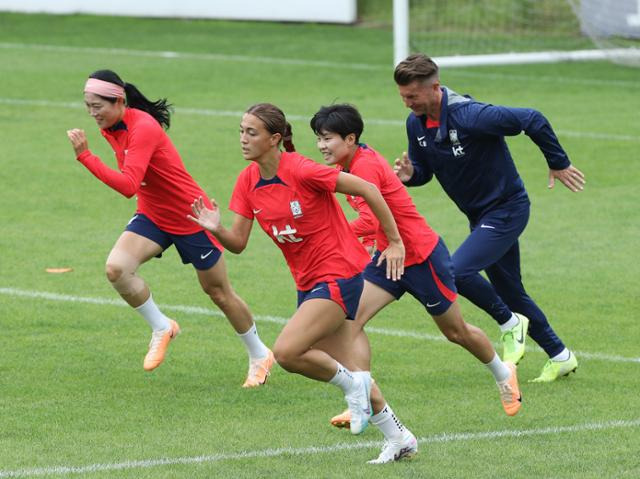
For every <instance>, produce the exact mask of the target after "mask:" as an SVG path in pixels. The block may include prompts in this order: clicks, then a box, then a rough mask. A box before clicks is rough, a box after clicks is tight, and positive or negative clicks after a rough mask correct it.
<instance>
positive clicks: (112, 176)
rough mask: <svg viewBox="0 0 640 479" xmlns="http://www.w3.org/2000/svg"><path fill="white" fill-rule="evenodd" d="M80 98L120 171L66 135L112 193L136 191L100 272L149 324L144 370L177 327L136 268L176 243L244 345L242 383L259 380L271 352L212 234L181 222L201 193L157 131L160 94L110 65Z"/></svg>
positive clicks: (156, 361) (165, 109) (166, 117)
mask: <svg viewBox="0 0 640 479" xmlns="http://www.w3.org/2000/svg"><path fill="white" fill-rule="evenodd" d="M84 101H85V104H86V106H87V110H88V112H89V114H90V115H91V116H92V117H93V118H94V119H95V121H96V123H97V124H98V127H100V133H101V134H102V136H104V137H105V139H106V140H107V141H108V142H109V144H110V145H111V147H112V148H113V151H114V152H115V155H116V158H117V162H118V169H117V170H115V169H112V168H110V167H108V166H107V165H105V164H104V163H103V162H102V161H101V160H100V158H98V157H97V156H95V155H94V154H92V153H91V151H90V150H89V147H88V143H87V138H86V135H85V132H84V131H82V130H78V129H73V130H69V131H68V132H67V135H68V137H69V140H70V141H71V144H72V145H73V149H74V151H75V153H76V158H77V160H78V161H79V162H80V163H82V164H83V165H84V166H85V167H86V168H87V169H88V170H89V171H90V172H91V173H93V174H94V175H95V176H96V177H97V178H98V179H99V180H101V181H102V182H104V183H105V184H106V185H107V186H109V187H111V188H113V189H114V190H116V191H117V192H118V193H120V194H122V195H124V196H126V197H127V198H131V197H132V196H134V195H135V196H136V197H137V207H136V213H135V215H134V216H133V218H132V219H131V220H130V221H129V223H128V224H127V226H126V228H125V231H124V232H123V233H122V235H121V236H120V237H119V238H118V240H117V241H116V243H115V245H114V246H113V248H112V250H111V252H110V253H109V257H108V258H107V263H106V274H107V278H108V279H109V281H110V282H111V284H112V285H113V287H114V288H115V289H116V291H117V292H118V293H119V294H120V296H122V298H123V299H124V300H125V301H126V302H127V303H128V304H129V305H130V306H132V307H133V308H135V309H136V311H138V312H139V313H140V314H141V315H142V316H143V317H144V319H145V320H146V321H147V322H148V323H149V325H150V326H151V329H152V335H151V342H150V344H149V350H148V352H147V354H146V356H145V358H144V363H143V366H144V369H145V370H147V371H151V370H153V369H155V368H156V367H158V366H159V365H160V364H161V363H162V361H163V360H164V356H165V352H166V349H167V346H168V344H169V342H170V341H171V340H172V339H173V338H174V337H175V336H176V335H177V334H178V333H179V332H180V328H179V326H178V323H177V322H176V321H174V320H172V319H169V318H168V317H167V316H165V315H164V314H163V313H162V312H161V311H160V309H159V308H158V306H157V305H156V304H155V302H154V301H153V298H152V296H151V292H150V291H149V287H148V286H147V284H146V283H145V281H144V280H143V279H142V278H140V276H138V275H137V270H138V268H139V266H140V265H141V264H143V263H145V262H147V261H149V260H150V259H151V258H153V257H155V256H157V257H160V256H161V255H162V252H163V251H164V250H165V249H166V248H168V247H169V246H171V245H172V244H174V245H175V246H176V249H177V250H178V252H179V253H180V256H181V258H182V262H183V263H184V264H187V263H192V264H193V266H194V267H195V269H196V274H197V276H198V280H199V282H200V285H201V287H202V289H203V290H204V292H205V293H207V294H208V295H209V296H210V297H211V299H212V300H213V302H214V303H215V304H216V305H217V306H218V307H219V308H220V309H221V310H222V311H223V313H224V314H225V315H226V317H227V319H228V320H229V322H230V323H231V325H232V326H233V328H234V329H235V330H236V332H237V334H238V335H239V336H240V337H241V339H242V340H243V342H244V344H245V346H246V348H247V351H248V353H249V358H250V366H249V374H248V376H247V378H246V381H245V383H244V385H243V387H255V386H259V385H260V384H263V383H264V382H265V381H266V378H267V376H268V374H269V371H270V369H271V366H272V364H273V361H274V358H273V353H272V352H271V351H270V350H269V349H268V348H267V347H266V346H265V345H264V344H263V343H262V341H261V340H260V338H259V336H258V333H257V331H256V327H255V324H254V322H253V318H252V316H251V313H250V311H249V308H248V307H247V305H246V304H245V303H244V301H243V300H242V299H241V298H240V297H239V296H238V295H237V294H236V293H235V291H234V290H233V289H232V287H231V284H230V283H229V279H228V276H227V269H226V265H225V262H224V258H223V257H222V255H221V250H222V248H221V246H220V245H219V243H218V242H217V241H216V240H215V238H214V237H213V236H212V235H211V234H209V233H208V232H205V231H203V229H202V228H200V227H198V226H197V225H194V224H193V223H192V222H190V221H189V220H187V214H188V213H189V211H190V205H191V202H192V200H193V198H194V197H198V196H200V195H202V194H203V192H202V189H201V188H200V186H198V184H197V183H196V182H195V181H194V179H193V178H192V177H191V176H190V175H189V173H188V172H187V170H186V169H185V167H184V164H183V163H182V160H181V158H180V155H179V154H178V152H177V150H176V149H175V147H174V146H173V143H172V142H171V140H170V139H169V136H168V135H167V134H166V133H165V131H164V129H163V127H164V128H169V122H170V105H168V104H167V101H166V99H161V100H158V101H155V102H152V101H149V100H148V99H147V98H146V97H145V96H144V95H143V94H142V93H141V92H140V91H139V90H138V89H137V88H136V87H135V86H134V85H132V84H130V83H125V82H124V81H122V79H121V78H120V77H119V76H118V75H117V74H116V73H114V72H113V71H111V70H99V71H96V72H95V73H93V74H91V75H90V76H89V79H88V80H87V82H86V84H85V88H84Z"/></svg>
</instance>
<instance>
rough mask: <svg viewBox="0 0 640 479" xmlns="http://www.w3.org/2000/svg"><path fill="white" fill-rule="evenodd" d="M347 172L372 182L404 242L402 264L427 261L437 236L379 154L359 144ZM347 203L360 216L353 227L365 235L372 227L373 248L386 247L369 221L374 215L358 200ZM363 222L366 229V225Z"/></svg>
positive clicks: (380, 230)
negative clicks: (374, 240)
mask: <svg viewBox="0 0 640 479" xmlns="http://www.w3.org/2000/svg"><path fill="white" fill-rule="evenodd" d="M338 169H339V170H340V171H342V169H343V168H342V167H341V166H339V165H338ZM349 173H351V174H353V175H356V176H359V177H360V178H362V179H365V180H367V181H368V182H370V183H373V184H374V185H376V186H377V187H378V189H379V190H380V193H382V197H383V198H384V199H385V201H386V202H387V205H388V206H389V209H390V210H391V213H392V214H393V217H394V219H395V220H396V224H397V225H398V231H399V232H400V237H401V238H402V242H403V243H404V247H405V250H406V257H405V260H404V265H405V266H411V265H414V264H420V263H422V262H423V261H424V260H425V259H427V258H428V257H429V255H430V254H431V252H432V251H433V248H435V246H436V244H437V243H438V234H437V233H436V232H435V231H434V230H432V229H431V227H430V226H429V225H428V224H427V221H426V220H425V219H424V218H423V217H422V215H420V213H418V210H417V208H416V206H415V205H414V204H413V200H412V199H411V196H409V193H408V192H407V189H406V188H405V186H404V185H403V184H402V182H401V181H400V180H399V179H398V177H397V176H396V175H395V174H394V172H393V170H392V169H391V166H389V163H387V161H386V160H385V159H384V158H383V157H382V155H380V153H378V152H377V151H375V150H373V149H371V148H369V147H368V146H366V145H360V146H359V147H358V150H357V151H356V154H355V156H354V157H353V159H352V160H351V164H350V165H349ZM347 200H349V203H350V204H351V205H352V206H353V207H354V208H355V209H356V211H358V213H359V215H360V217H359V219H360V220H361V224H359V225H357V226H358V228H359V230H360V231H364V232H365V234H366V233H368V232H370V230H372V229H373V228H376V229H377V233H376V241H377V244H376V248H377V249H379V250H380V251H384V250H385V248H386V247H387V246H389V241H388V240H387V236H386V235H385V234H384V230H383V229H382V227H381V226H380V224H379V223H378V221H377V220H376V221H375V223H374V222H372V221H371V218H373V219H374V220H375V216H374V215H373V213H372V212H371V209H370V208H369V206H368V205H367V203H366V202H365V201H364V200H363V199H362V198H360V197H355V198H354V197H350V198H347ZM354 223H355V222H354ZM367 223H368V226H366V224H367ZM352 225H353V223H352Z"/></svg>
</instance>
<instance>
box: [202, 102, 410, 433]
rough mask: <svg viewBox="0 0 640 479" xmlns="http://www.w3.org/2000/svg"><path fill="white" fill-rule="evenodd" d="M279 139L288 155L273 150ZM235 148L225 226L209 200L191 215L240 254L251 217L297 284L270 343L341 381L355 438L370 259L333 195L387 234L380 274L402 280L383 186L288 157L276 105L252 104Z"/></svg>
mask: <svg viewBox="0 0 640 479" xmlns="http://www.w3.org/2000/svg"><path fill="white" fill-rule="evenodd" d="M283 140H284V146H285V149H286V151H285V152H282V151H280V143H281V142H283ZM240 144H241V147H242V155H243V156H244V158H245V160H248V161H251V164H250V165H249V166H247V167H246V168H245V169H244V170H243V171H242V172H241V173H240V175H239V177H238V179H237V181H236V185H235V188H234V190H233V194H232V197H231V201H230V209H231V210H232V211H233V212H234V213H235V215H234V219H233V223H232V226H231V228H230V229H227V228H225V227H224V226H222V224H221V220H220V212H219V209H218V207H217V205H216V203H215V202H213V208H212V209H211V208H209V207H207V205H206V203H205V202H204V200H203V199H202V198H200V199H198V200H197V201H195V202H194V204H193V213H194V216H193V217H191V219H192V220H193V221H195V222H196V223H198V224H199V225H200V226H202V227H204V228H206V229H208V230H209V231H211V232H212V233H213V234H214V235H215V237H216V238H217V239H218V240H219V241H220V242H221V243H222V245H223V246H224V247H225V248H227V249H229V250H230V251H232V252H234V253H240V252H242V251H243V250H244V249H245V247H246V245H247V242H248V240H249V234H250V232H251V227H252V225H253V221H254V219H255V220H256V221H257V222H258V224H259V225H260V227H261V228H262V229H263V230H264V232H265V233H266V234H267V235H268V236H269V237H270V238H271V239H272V241H273V242H274V243H275V244H276V245H277V246H278V247H279V248H280V249H281V251H282V253H283V255H284V257H285V259H286V261H287V264H288V265H289V268H290V270H291V273H292V275H293V277H294V280H295V282H296V287H297V289H298V309H297V310H296V312H295V313H294V314H293V316H292V317H291V319H290V320H289V321H288V322H287V324H286V326H285V327H284V328H283V329H282V332H281V333H280V335H279V336H278V338H277V339H276V342H275V345H274V347H273V352H274V355H275V357H276V360H277V362H278V364H280V366H282V367H283V368H284V369H286V370H287V371H289V372H292V373H298V374H302V375H304V376H306V377H308V378H311V379H315V380H317V381H323V382H329V383H331V384H334V385H336V386H338V387H340V388H341V389H342V390H343V392H344V394H345V399H346V400H347V404H348V405H349V410H350V411H351V432H352V433H353V434H359V433H360V432H362V431H363V430H364V428H365V427H366V426H367V424H368V421H369V417H370V416H371V404H370V398H369V393H370V389H371V376H370V374H369V373H368V372H361V371H352V370H350V369H352V367H351V360H350V357H349V348H350V346H351V345H350V342H349V335H348V333H349V328H348V327H347V323H348V322H349V321H344V319H345V318H347V319H354V318H355V315H356V309H357V305H358V300H359V298H360V294H361V291H362V286H363V281H362V276H361V271H362V269H363V268H364V266H365V265H366V264H367V263H368V262H369V260H370V257H369V255H368V254H367V253H366V251H365V249H364V248H363V246H362V245H361V244H360V242H359V241H358V239H357V237H356V236H355V235H354V234H353V232H352V231H351V229H350V228H349V224H348V223H347V220H346V219H345V217H344V214H343V213H342V210H341V208H340V205H339V203H338V202H337V199H336V197H335V195H334V192H336V191H338V192H341V193H346V194H351V195H356V196H359V197H362V198H364V200H365V201H366V202H367V204H368V205H369V207H370V208H371V210H372V211H373V214H374V215H375V216H376V218H377V220H378V221H379V222H380V224H381V227H382V228H383V230H384V231H385V234H386V237H387V238H388V239H389V242H388V246H387V248H386V249H385V250H384V251H382V252H381V253H380V262H382V261H385V260H386V267H385V276H386V277H387V278H389V280H390V281H396V280H398V279H400V277H401V276H402V273H403V271H404V268H403V264H404V245H403V244H402V240H401V239H400V236H399V233H398V230H397V227H396V224H395V221H394V220H393V217H392V215H391V212H390V211H389V208H388V207H387V205H386V203H385V202H384V200H383V199H382V196H381V195H380V192H379V191H378V190H377V188H375V187H374V186H373V185H371V184H370V183H368V182H366V181H364V180H362V179H360V178H358V177H355V176H353V175H349V174H347V173H342V172H339V171H337V170H335V169H334V168H329V167H327V166H324V165H319V164H317V163H315V162H314V161H312V160H310V159H308V158H305V157H304V156H302V155H300V154H298V153H295V151H294V148H293V144H292V143H291V132H290V126H289V124H288V123H287V122H286V119H285V116H284V113H282V111H281V110H280V109H279V108H277V107H276V106H274V105H271V104H268V103H261V104H257V105H254V106H252V107H251V108H249V109H248V110H247V111H246V113H245V114H244V116H243V117H242V121H241V123H240Z"/></svg>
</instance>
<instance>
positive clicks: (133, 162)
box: [77, 122, 162, 198]
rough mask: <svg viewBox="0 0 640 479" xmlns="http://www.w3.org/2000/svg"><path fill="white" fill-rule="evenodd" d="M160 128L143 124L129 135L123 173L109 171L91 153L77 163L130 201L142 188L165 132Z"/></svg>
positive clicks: (88, 152)
mask: <svg viewBox="0 0 640 479" xmlns="http://www.w3.org/2000/svg"><path fill="white" fill-rule="evenodd" d="M157 127H158V128H157V129H156V128H154V125H152V124H150V123H145V122H142V123H141V124H139V125H136V127H135V128H134V129H133V130H132V131H131V132H129V144H128V148H127V153H126V156H125V159H124V164H123V167H122V171H118V170H115V169H113V168H110V167H108V166H107V165H105V164H104V163H103V162H102V160H101V159H100V158H99V157H97V156H96V155H94V154H93V153H91V151H89V150H86V151H84V152H82V153H81V154H80V155H78V157H77V159H78V161H79V162H80V163H82V164H83V165H84V166H85V167H86V168H87V169H88V170H89V171H90V172H91V173H93V175H94V176H95V177H96V178H98V179H99V180H100V181H102V182H103V183H105V184H106V185H107V186H109V187H111V188H113V189H114V190H116V191H117V192H118V193H120V194H122V195H123V196H126V197H127V198H131V197H132V196H133V195H135V194H136V192H137V191H138V189H139V188H140V184H141V183H142V179H143V178H144V175H145V173H146V172H147V167H148V166H149V161H151V156H152V155H153V152H154V150H155V149H156V147H157V145H158V142H159V138H160V135H159V133H162V129H161V128H160V126H159V125H157ZM158 129H159V131H158Z"/></svg>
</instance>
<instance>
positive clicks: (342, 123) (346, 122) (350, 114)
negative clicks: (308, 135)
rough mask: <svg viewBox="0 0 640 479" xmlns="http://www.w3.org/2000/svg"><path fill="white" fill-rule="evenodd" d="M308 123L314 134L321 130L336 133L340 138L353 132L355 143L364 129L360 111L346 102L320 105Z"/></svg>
mask: <svg viewBox="0 0 640 479" xmlns="http://www.w3.org/2000/svg"><path fill="white" fill-rule="evenodd" d="M309 125H310V126H311V129H312V130H313V132H314V133H315V134H319V133H322V132H323V131H326V132H329V133H337V134H338V135H340V136H341V137H342V139H344V138H346V137H347V135H349V134H351V133H353V134H354V135H355V136H356V143H357V142H358V141H359V140H360V135H362V130H364V123H363V122H362V117H361V116H360V112H358V110H357V108H356V107H355V106H353V105H349V104H348V103H342V104H338V105H329V106H323V107H321V108H320V110H318V112H317V113H316V114H315V115H313V118H311V121H310V122H309Z"/></svg>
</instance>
